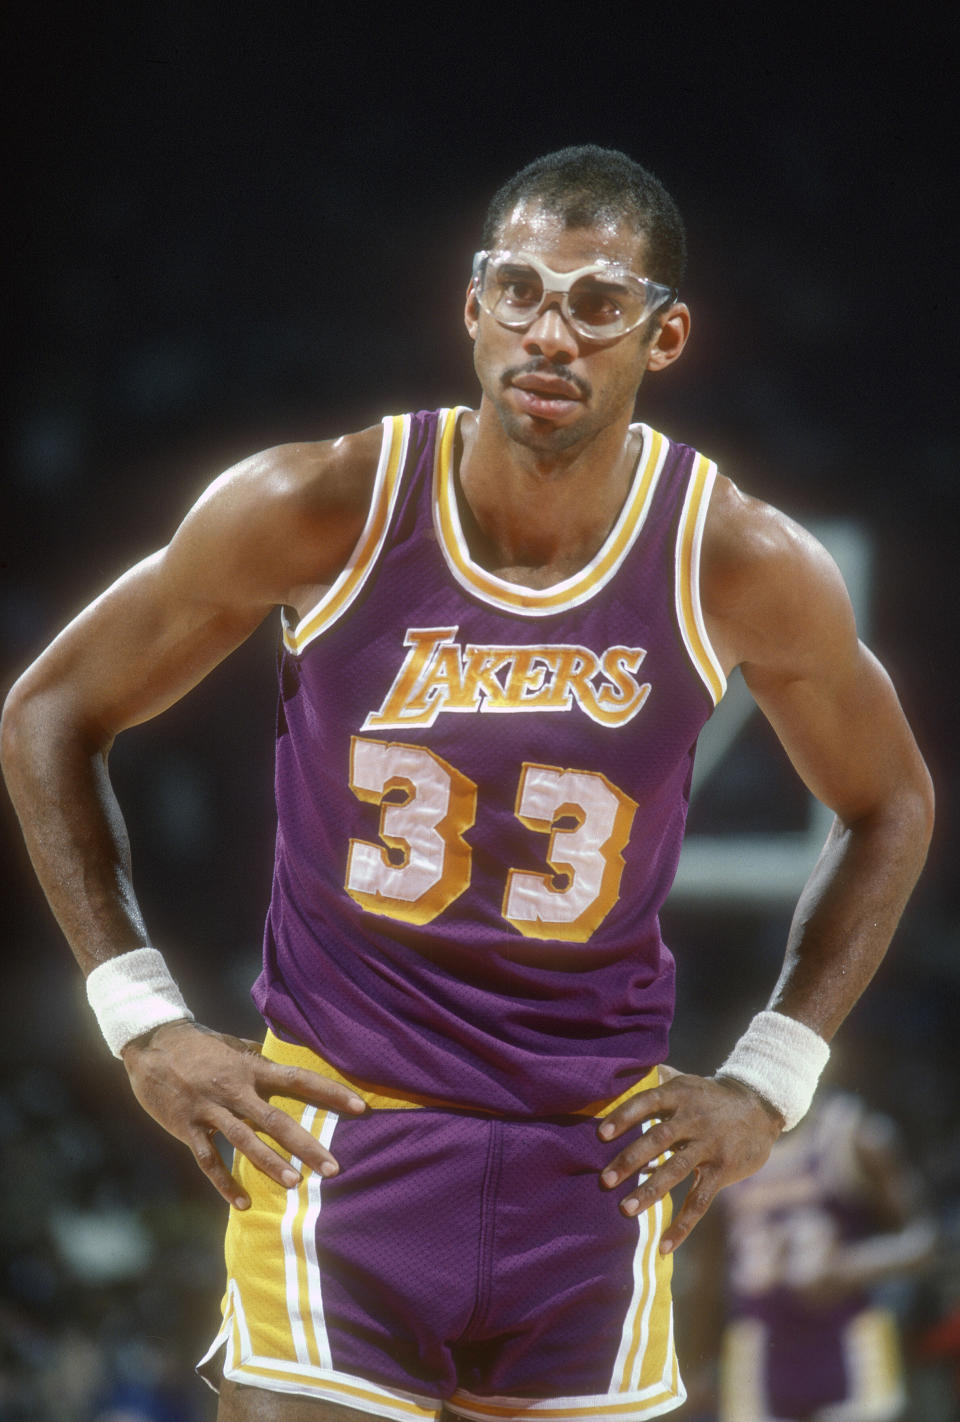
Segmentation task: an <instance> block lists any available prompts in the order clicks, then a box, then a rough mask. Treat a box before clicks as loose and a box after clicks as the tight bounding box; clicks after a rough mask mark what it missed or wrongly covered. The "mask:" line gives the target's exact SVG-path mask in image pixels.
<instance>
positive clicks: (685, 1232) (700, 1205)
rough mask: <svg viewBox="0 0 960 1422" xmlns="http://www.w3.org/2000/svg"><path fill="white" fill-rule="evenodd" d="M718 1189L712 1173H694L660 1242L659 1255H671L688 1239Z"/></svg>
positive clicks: (698, 1171)
mask: <svg viewBox="0 0 960 1422" xmlns="http://www.w3.org/2000/svg"><path fill="white" fill-rule="evenodd" d="M719 1189H720V1181H719V1179H718V1178H717V1177H716V1176H715V1175H714V1174H713V1173H712V1172H708V1171H706V1170H702V1171H701V1170H697V1171H696V1172H695V1173H694V1177H693V1184H692V1185H691V1186H690V1189H689V1190H688V1191H687V1197H686V1199H685V1200H684V1202H683V1204H682V1206H681V1207H680V1210H679V1211H678V1213H677V1215H676V1216H675V1217H674V1219H673V1221H672V1222H671V1224H670V1228H669V1229H668V1230H666V1231H665V1232H664V1235H663V1238H662V1239H661V1240H660V1253H661V1254H671V1253H672V1252H673V1251H674V1250H675V1249H676V1248H677V1247H678V1245H681V1244H682V1243H683V1241H684V1240H685V1239H687V1238H689V1236H690V1235H691V1234H692V1233H693V1230H694V1228H695V1226H696V1225H698V1224H699V1223H700V1221H701V1220H702V1219H703V1217H704V1215H705V1214H706V1213H707V1210H708V1209H709V1208H710V1205H711V1204H712V1203H713V1201H714V1200H715V1199H716V1197H717V1194H718V1192H719Z"/></svg>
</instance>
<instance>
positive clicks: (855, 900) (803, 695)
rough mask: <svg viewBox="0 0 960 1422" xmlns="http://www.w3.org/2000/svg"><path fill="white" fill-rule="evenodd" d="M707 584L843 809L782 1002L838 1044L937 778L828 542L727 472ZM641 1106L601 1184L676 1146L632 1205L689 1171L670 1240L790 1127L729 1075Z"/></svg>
mask: <svg viewBox="0 0 960 1422" xmlns="http://www.w3.org/2000/svg"><path fill="white" fill-rule="evenodd" d="M702 587H703V602H704V611H705V615H706V618H707V625H708V630H709V632H710V636H711V640H712V641H713V644H714V647H715V649H716V651H717V654H718V656H720V658H721V660H722V661H723V662H724V665H725V669H726V670H727V671H729V670H731V669H732V668H733V667H734V666H737V665H739V666H740V667H741V668H742V670H743V675H744V679H745V681H746V683H747V686H748V687H749V688H750V691H751V693H752V694H753V696H754V698H755V699H756V701H757V704H758V705H759V707H760V709H761V710H762V711H763V713H764V715H765V716H766V717H767V719H768V720H769V722H770V724H771V725H772V726H773V728H774V730H775V731H776V733H777V736H778V737H779V739H780V741H781V743H782V745H783V747H784V749H785V751H786V753H787V755H788V756H789V757H790V760H791V761H792V763H793V765H794V767H795V768H796V770H797V772H798V774H799V775H800V776H801V778H802V779H803V781H804V782H805V784H806V785H807V786H808V788H809V789H810V790H811V791H812V792H813V793H814V794H815V795H816V796H817V797H818V798H819V799H820V800H822V801H823V803H824V804H826V805H827V806H829V807H830V809H832V810H833V811H834V812H835V816H836V818H835V820H834V824H833V827H832V829H831V831H830V834H829V836H828V838H827V842H826V844H825V845H824V848H823V850H822V852H821V854H820V857H819V859H818V861H817V864H816V866H815V867H814V870H813V872H812V874H811V876H810V879H809V881H808V882H807V885H806V887H805V888H804V890H803V892H802V894H801V896H800V900H799V902H798V904H797V908H796V911H795V913H794V916H793V921H792V925H791V929H790V933H789V936H788V941H787V947H786V954H785V958H784V963H783V968H782V971H781V973H780V977H779V979H778V981H777V983H776V985H775V987H774V990H773V993H772V995H771V997H770V1001H769V1006H770V1008H772V1009H775V1010H776V1011H778V1012H781V1013H784V1014H785V1015H786V1016H788V1017H794V1018H796V1019H797V1020H798V1021H800V1022H803V1023H804V1024H805V1025H806V1026H808V1027H810V1028H812V1029H813V1030H814V1031H816V1032H817V1033H819V1035H820V1036H822V1037H823V1038H825V1039H826V1040H828V1041H829V1040H830V1038H831V1037H832V1036H833V1034H834V1033H835V1032H836V1030H837V1028H838V1027H839V1026H840V1024H841V1022H842V1021H843V1020H844V1018H845V1017H846V1015H847V1013H848V1012H849V1011H850V1009H851V1008H852V1007H853V1005H854V1003H855V1002H856V1001H857V999H858V998H859V996H860V994H861V993H862V992H863V990H864V988H865V987H866V986H867V984H868V983H869V981H870V979H871V978H872V977H873V974H874V973H875V972H876V969H877V967H878V966H879V964H880V961H881V959H882V958H883V955H884V953H885V952H886V949H887V946H888V944H889V942H890V938H891V936H892V934H893V931H894V929H895V928H896V925H897V923H898V921H899V918H900V915H901V914H902V912H903V909H904V906H905V904H906V901H907V898H908V896H909V894H910V892H911V890H912V888H913V885H914V883H915V882H916V879H917V876H918V875H919V873H920V870H921V868H922V866H923V862H924V858H925V856H926V850H927V845H928V843H929V838H930V832H931V827H932V819H933V794H932V789H931V785H930V779H929V776H928V774H927V771H926V767H925V766H924V764H923V761H922V759H921V757H920V754H919V751H918V750H917V747H916V743H915V742H914V739H913V736H912V734H911V732H910V728H909V726H908V725H907V722H906V720H905V718H904V715H903V712H902V710H901V708H900V704H899V702H898V700H897V697H896V694H895V692H894V690H893V687H892V685H891V683H890V680H889V678H888V677H887V675H886V673H885V672H884V670H883V668H882V667H881V666H880V664H879V662H878V661H877V660H876V658H875V657H873V655H872V654H871V653H870V652H869V651H868V650H867V649H866V648H865V647H864V646H863V645H862V643H860V642H859V640H858V638H857V634H856V628H855V624H854V618H853V612H852V609H851V607H850V603H849V599H848V597H847V594H846V590H845V588H844V586H843V582H842V580H841V578H840V575H839V572H838V571H837V569H836V567H835V565H834V564H833V562H832V560H831V559H830V558H829V557H828V555H827V554H826V553H825V551H824V550H823V549H822V548H821V547H820V545H819V544H818V543H817V542H816V540H814V539H813V538H811V537H810V535H808V534H806V533H805V532H804V531H803V530H802V529H800V528H798V527H797V525H795V524H793V523H792V522H791V521H790V520H789V519H786V518H785V517H784V516H783V515H781V514H778V513H776V511H775V510H773V509H770V508H768V507H767V506H765V505H763V504H758V503H757V502H756V501H755V500H751V499H746V498H744V496H743V495H742V494H740V493H739V491H738V490H737V489H735V488H734V487H733V485H731V484H729V483H728V482H726V481H721V482H720V484H719V486H718V489H717V491H716V493H715V495H714V501H713V506H712V507H711V511H710V516H709V519H708V524H707V531H706V537H705V542H704V554H703V569H702ZM634 1103H638V1104H634ZM634 1103H628V1104H627V1106H625V1107H623V1108H620V1111H619V1112H615V1113H612V1115H611V1117H609V1118H608V1122H607V1124H606V1125H605V1126H604V1127H602V1128H601V1133H602V1134H604V1135H609V1136H610V1137H611V1138H616V1136H618V1135H620V1134H622V1133H623V1132H624V1131H625V1130H626V1129H627V1128H628V1127H629V1126H632V1125H636V1123H637V1120H638V1119H644V1118H647V1119H648V1118H650V1117H653V1116H659V1117H661V1123H660V1124H658V1125H655V1126H653V1127H652V1128H651V1129H650V1130H649V1131H648V1132H647V1133H646V1135H645V1136H644V1138H643V1140H642V1141H641V1142H634V1143H632V1144H631V1145H630V1146H628V1147H626V1148H625V1149H624V1150H622V1151H621V1152H620V1154H619V1155H618V1156H617V1157H616V1159H615V1160H614V1161H612V1162H611V1166H610V1168H609V1172H605V1175H604V1183H605V1184H606V1185H607V1186H608V1187H609V1188H615V1187H616V1186H617V1185H619V1184H620V1183H621V1182H622V1181H623V1180H625V1179H626V1178H627V1177H628V1176H629V1175H630V1174H631V1173H632V1172H635V1171H636V1170H638V1169H643V1168H645V1167H647V1166H648V1165H649V1164H650V1162H651V1161H653V1160H655V1159H656V1158H657V1156H658V1155H660V1154H661V1153H662V1152H663V1151H665V1150H670V1151H672V1152H673V1155H672V1157H671V1159H670V1160H668V1161H667V1162H666V1163H664V1164H662V1165H660V1166H659V1167H657V1168H656V1169H655V1170H653V1171H652V1172H651V1174H650V1177H649V1180H648V1181H647V1183H646V1184H645V1185H643V1186H642V1187H640V1188H639V1189H637V1190H635V1191H633V1192H632V1193H631V1194H630V1195H628V1196H627V1197H626V1198H625V1200H624V1202H623V1204H624V1207H625V1208H627V1209H628V1210H630V1211H633V1210H634V1209H635V1208H647V1207H648V1206H649V1205H650V1204H652V1203H653V1202H654V1201H655V1200H656V1199H658V1198H660V1197H661V1196H662V1195H664V1194H665V1193H666V1192H667V1190H669V1189H670V1188H672V1187H673V1186H675V1185H677V1184H678V1183H679V1182H680V1181H681V1180H683V1179H684V1178H685V1177H686V1176H687V1175H688V1174H692V1177H693V1183H692V1185H691V1189H690V1192H689V1194H688V1196H687V1199H686V1201H685V1203H684V1206H683V1208H682V1210H681V1211H680V1213H679V1215H678V1216H677V1218H676V1219H675V1220H674V1222H673V1225H672V1227H671V1229H670V1230H669V1231H668V1233H667V1235H666V1237H665V1247H666V1248H671V1247H674V1246H675V1245H677V1244H679V1243H680V1242H681V1241H682V1240H683V1239H684V1238H685V1237H686V1235H687V1234H689V1232H690V1230H691V1229H692V1228H693V1226H694V1224H695V1223H696V1222H697V1220H698V1219H700V1218H701V1216H702V1215H703V1214H704V1212H705V1211H706V1209H707V1207H708V1205H709V1204H710V1202H711V1200H712V1199H713V1197H714V1196H715V1194H716V1192H717V1190H718V1189H719V1188H720V1187H721V1186H723V1185H725V1184H729V1183H731V1182H732V1181H733V1180H737V1179H740V1178H742V1177H743V1176H744V1175H748V1174H750V1173H751V1172H752V1171H753V1170H756V1169H757V1168H758V1167H759V1166H760V1165H761V1164H762V1163H763V1161H764V1160H765V1159H766V1157H767V1155H768V1153H769V1150H770V1147H771V1145H772V1143H773V1141H774V1140H775V1138H776V1136H777V1134H778V1132H779V1129H780V1127H781V1126H782V1121H780V1120H779V1118H777V1117H776V1113H775V1112H773V1111H772V1110H771V1108H769V1107H767V1106H766V1105H765V1104H764V1103H762V1102H761V1101H760V1099H759V1098H758V1097H757V1096H755V1095H754V1093H753V1092H751V1091H750V1090H749V1088H747V1087H744V1086H741V1085H740V1083H738V1082H735V1081H732V1080H727V1079H709V1080H704V1079H702V1078H697V1077H688V1076H678V1077H676V1078H674V1079H672V1080H671V1081H670V1082H669V1083H667V1085H665V1086H664V1087H662V1088H660V1089H659V1090H657V1091H653V1092H650V1093H645V1096H644V1097H636V1098H634ZM639 1103H642V1104H639ZM631 1108H632V1109H631Z"/></svg>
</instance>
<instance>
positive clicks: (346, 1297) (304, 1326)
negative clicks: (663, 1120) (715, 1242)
mask: <svg viewBox="0 0 960 1422" xmlns="http://www.w3.org/2000/svg"><path fill="white" fill-rule="evenodd" d="M266 1051H267V1054H268V1055H269V1056H271V1057H277V1058H279V1059H281V1060H284V1061H295V1062H296V1063H297V1064H298V1065H310V1066H311V1067H312V1068H313V1069H315V1070H321V1071H323V1072H324V1074H326V1075H330V1074H331V1071H330V1068H329V1067H327V1066H326V1065H325V1064H323V1063H320V1062H319V1060H318V1058H316V1057H315V1056H313V1054H312V1053H309V1052H307V1051H306V1050H305V1049H304V1048H301V1047H289V1046H287V1045H286V1044H285V1043H281V1042H278V1040H277V1039H276V1038H273V1037H272V1036H270V1037H268V1041H267V1047H266ZM655 1080H656V1076H655V1074H653V1073H652V1074H651V1076H650V1077H648V1078H647V1079H646V1081H645V1083H644V1084H645V1085H648V1086H650V1085H653V1084H654V1082H655ZM360 1094H361V1095H364V1094H366V1095H369V1093H364V1092H361V1093H360ZM274 1099H275V1100H276V1101H277V1104H278V1105H280V1106H281V1107H282V1108H283V1109H284V1110H287V1111H289V1112H290V1113H291V1114H293V1115H294V1116H295V1117H296V1118H297V1119H298V1120H300V1121H301V1123H302V1124H303V1126H304V1127H305V1128H306V1129H307V1130H309V1131H310V1132H311V1133H312V1134H314V1135H315V1136H317V1137H318V1138H320V1139H321V1140H322V1141H323V1142H324V1144H325V1145H327V1146H328V1147H329V1148H330V1150H331V1151H332V1152H333V1154H334V1155H335V1156H336V1158H337V1160H338V1161H339V1164H340V1173H339V1175H337V1176H335V1177H334V1178H333V1179H331V1180H327V1179H323V1178H322V1177H320V1176H319V1175H316V1174H314V1173H313V1172H311V1171H306V1172H305V1173H304V1178H303V1181H302V1183H301V1184H300V1185H299V1186H298V1187H296V1188H294V1189H290V1190H288V1189H285V1188H284V1187H282V1186H280V1185H277V1184H275V1183H274V1182H273V1181H271V1180H269V1179H268V1178H267V1177H266V1176H264V1175H261V1174H260V1173H259V1172H258V1171H256V1170H254V1169H253V1168H252V1167H251V1166H250V1165H249V1164H248V1163H247V1162H246V1161H245V1160H243V1159H240V1160H238V1162H237V1171H238V1173H239V1178H240V1180H241V1182H242V1185H243V1187H244V1188H245V1189H246V1191H247V1192H248V1194H249V1196H250V1199H251V1207H250V1209H249V1210H244V1211H231V1215H230V1223H229V1226H228V1229H227V1241H226V1257H227V1288H226V1294H225V1297H224V1302H223V1325H222V1327H221V1329H220V1332H219V1334H218V1335H217V1338H216V1339H215V1340H214V1343H213V1344H212V1346H211V1348H210V1350H209V1352H208V1353H207V1355H206V1357H205V1358H204V1359H203V1361H202V1362H201V1364H200V1369H201V1371H202V1372H204V1373H205V1375H207V1376H211V1375H213V1376H216V1375H218V1374H219V1373H220V1372H221V1370H222V1374H223V1375H224V1376H226V1377H227V1378H230V1379H231V1380H233V1381H234V1382H237V1383H242V1384H248V1385H250V1386H253V1387H259V1388H266V1389H270V1390H275V1391H279V1392H290V1393H296V1394H299V1395H303V1396H307V1397H315V1398H318V1399H324V1400H326V1401H329V1402H336V1403H340V1404H341V1405H345V1406H350V1407H354V1408H357V1409H359V1410H360V1411H361V1412H368V1413H371V1414H373V1415H375V1416H378V1417H392V1418H397V1419H411V1418H423V1419H436V1418H437V1417H438V1416H439V1414H440V1412H441V1410H442V1408H443V1407H444V1406H446V1407H447V1408H448V1409H449V1410H451V1411H452V1412H454V1413H457V1414H459V1415H460V1416H462V1417H465V1418H471V1419H476V1422H487V1419H491V1418H501V1419H502V1418H509V1417H514V1416H524V1417H526V1416H528V1415H530V1416H531V1417H535V1418H536V1419H537V1422H560V1419H568V1418H577V1417H580V1418H584V1419H585V1418H606V1417H609V1418H617V1419H624V1422H628V1419H631V1418H647V1417H656V1416H658V1415H660V1414H661V1413H664V1412H669V1411H671V1410H672V1409H673V1408H675V1407H678V1406H679V1405H680V1403H681V1402H682V1401H683V1399H684V1391H683V1386H682V1384H681V1382H680V1378H679V1375H678V1371H677V1362H676V1356H675V1353H674V1345H673V1322H672V1307H671V1301H670V1275H671V1270H672V1260H671V1259H670V1257H669V1256H667V1257H666V1258H664V1257H662V1256H661V1255H660V1253H659V1251H658V1249H657V1245H658V1242H659V1239H660V1235H661V1233H662V1231H663V1229H665V1228H666V1225H667V1223H668V1221H669V1201H665V1202H663V1203H662V1204H660V1205H657V1206H655V1207H654V1208H653V1209H651V1210H649V1211H648V1212H647V1213H646V1214H645V1215H641V1216H639V1217H638V1218H635V1219H629V1218H628V1217H626V1216H625V1215H623V1214H622V1213H621V1211H620V1209H619V1208H618V1201H619V1199H620V1198H621V1196H622V1195H623V1194H624V1193H626V1191H625V1189H621V1190H619V1191H607V1190H604V1189H603V1188H601V1186H600V1183H599V1176H600V1172H601V1170H602V1169H603V1167H604V1166H605V1165H606V1164H607V1162H608V1161H609V1160H610V1159H611V1158H612V1155H613V1154H614V1153H615V1151H616V1149H617V1147H616V1146H614V1147H611V1145H610V1144H609V1143H605V1142H601V1141H600V1140H599V1139H598V1137H597V1121H596V1119H595V1118H593V1117H589V1116H569V1117H562V1118H551V1119H549V1120H539V1121H538V1120H532V1121H520V1120H506V1119H502V1118H499V1117H487V1116H482V1115H479V1114H473V1113H466V1112H461V1111H457V1110H454V1109H447V1108H441V1109H437V1108H433V1107H425V1106H414V1105H413V1104H412V1103H410V1102H403V1103H400V1102H394V1103H393V1104H392V1105H388V1104H386V1102H387V1101H388V1100H389V1098H373V1101H372V1104H373V1105H374V1109H372V1110H371V1111H370V1112H368V1114H367V1115H366V1116H364V1117H360V1118H355V1117H351V1118H347V1117H339V1116H338V1115H337V1114H335V1113H334V1112H330V1111H325V1110H324V1109H323V1108H321V1107H315V1106H305V1105H304V1103H303V1102H300V1101H292V1100H286V1099H278V1098H274ZM295 1163H296V1164H297V1165H298V1166H299V1162H295Z"/></svg>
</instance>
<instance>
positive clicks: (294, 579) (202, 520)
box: [165, 425, 382, 604]
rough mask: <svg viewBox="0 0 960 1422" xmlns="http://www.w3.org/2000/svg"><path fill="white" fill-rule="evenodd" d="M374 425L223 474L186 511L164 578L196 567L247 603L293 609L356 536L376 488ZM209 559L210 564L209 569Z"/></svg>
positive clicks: (282, 450)
mask: <svg viewBox="0 0 960 1422" xmlns="http://www.w3.org/2000/svg"><path fill="white" fill-rule="evenodd" d="M381 438H382V430H381V427H380V426H379V425H376V426H373V427H371V428H369V429H365V430H361V431H359V432H357V433H355V434H349V435H343V436H341V437H340V438H339V439H335V440H324V441H317V442H307V443H297V444H284V445H277V446H275V447H273V448H271V449H266V450H262V451H260V452H259V453H258V454H254V455H251V456H250V457H249V458H247V459H244V460H242V461H241V462H240V463H238V464H235V465H234V466H233V467H232V468H230V469H228V470H226V471H225V472H224V473H223V474H221V475H220V476H219V477H218V478H217V479H215V480H214V481H213V483H212V484H210V486H209V487H208V488H207V489H206V490H205V491H204V493H203V494H202V495H201V497H200V498H199V499H198V500H197V502H196V504H194V506H193V508H192V509H191V510H190V511H189V513H188V514H187V516H186V518H185V519H184V521H183V523H182V524H181V525H180V528H179V529H178V530H177V532H176V534H175V535H174V538H173V539H172V540H171V543H170V545H169V548H168V549H167V550H166V554H165V556H166V559H167V561H168V563H169V564H170V565H171V568H172V570H173V569H176V568H177V567H182V568H184V569H185V570H187V571H188V572H189V574H190V575H191V577H196V576H197V575H198V574H202V570H203V568H205V567H208V568H210V569H211V572H212V573H215V575H216V577H217V578H218V580H223V579H224V578H225V577H227V578H229V579H230V580H231V582H232V585H233V586H234V587H235V588H236V587H237V586H238V584H242V585H247V586H248V587H249V591H250V594H251V597H252V598H253V599H254V600H256V601H262V602H264V603H266V604H269V603H283V602H295V594H296V590H297V589H299V588H300V587H302V586H304V585H306V584H315V583H317V582H323V581H324V580H327V579H329V578H331V577H333V576H335V574H336V573H337V572H338V571H339V569H340V568H341V567H342V566H343V563H344V562H345V561H346V559H347V558H348V557H349V555H350V553H351V551H352V549H353V547H354V545H355V544H356V541H357V539H358V537H359V536H360V533H361V530H362V528H363V524H364V521H365V519H366V516H367V512H368V510H369V507H370V500H371V496H372V492H373V487H374V481H375V478H376V472H377V466H378V462H379V457H380V447H381ZM211 559H212V560H213V561H211Z"/></svg>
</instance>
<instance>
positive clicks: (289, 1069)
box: [255, 1057, 367, 1116]
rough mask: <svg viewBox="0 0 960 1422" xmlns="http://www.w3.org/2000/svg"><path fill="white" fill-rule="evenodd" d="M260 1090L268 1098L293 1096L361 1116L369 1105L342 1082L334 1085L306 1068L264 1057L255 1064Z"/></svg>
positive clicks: (329, 1080)
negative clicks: (287, 1064)
mask: <svg viewBox="0 0 960 1422" xmlns="http://www.w3.org/2000/svg"><path fill="white" fill-rule="evenodd" d="M255 1080H256V1085H257V1090H258V1091H259V1092H260V1093H261V1094H262V1095H266V1096H293V1097H295V1098H296V1099H297V1100H300V1101H309V1102H311V1103H313V1104H315V1105H318V1106H326V1107H329V1108H330V1109H331V1110H334V1111H340V1112H344V1111H346V1112H348V1113H350V1114H351V1115H355V1116H356V1115H361V1114H362V1113H363V1112H364V1111H366V1109H367V1103H366V1102H365V1101H364V1100H363V1098H362V1097H361V1096H358V1095H357V1093H356V1092H355V1091H354V1090H353V1089H352V1087H349V1086H346V1085H345V1084H344V1083H343V1082H341V1081H331V1079H330V1077H328V1076H321V1075H320V1073H319V1072H316V1071H308V1070H307V1068H306V1067H296V1066H285V1065H284V1064H283V1063H281V1062H272V1061H270V1060H269V1059H268V1058H266V1057H261V1058H260V1060H259V1061H258V1062H257V1064H256V1074H255Z"/></svg>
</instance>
